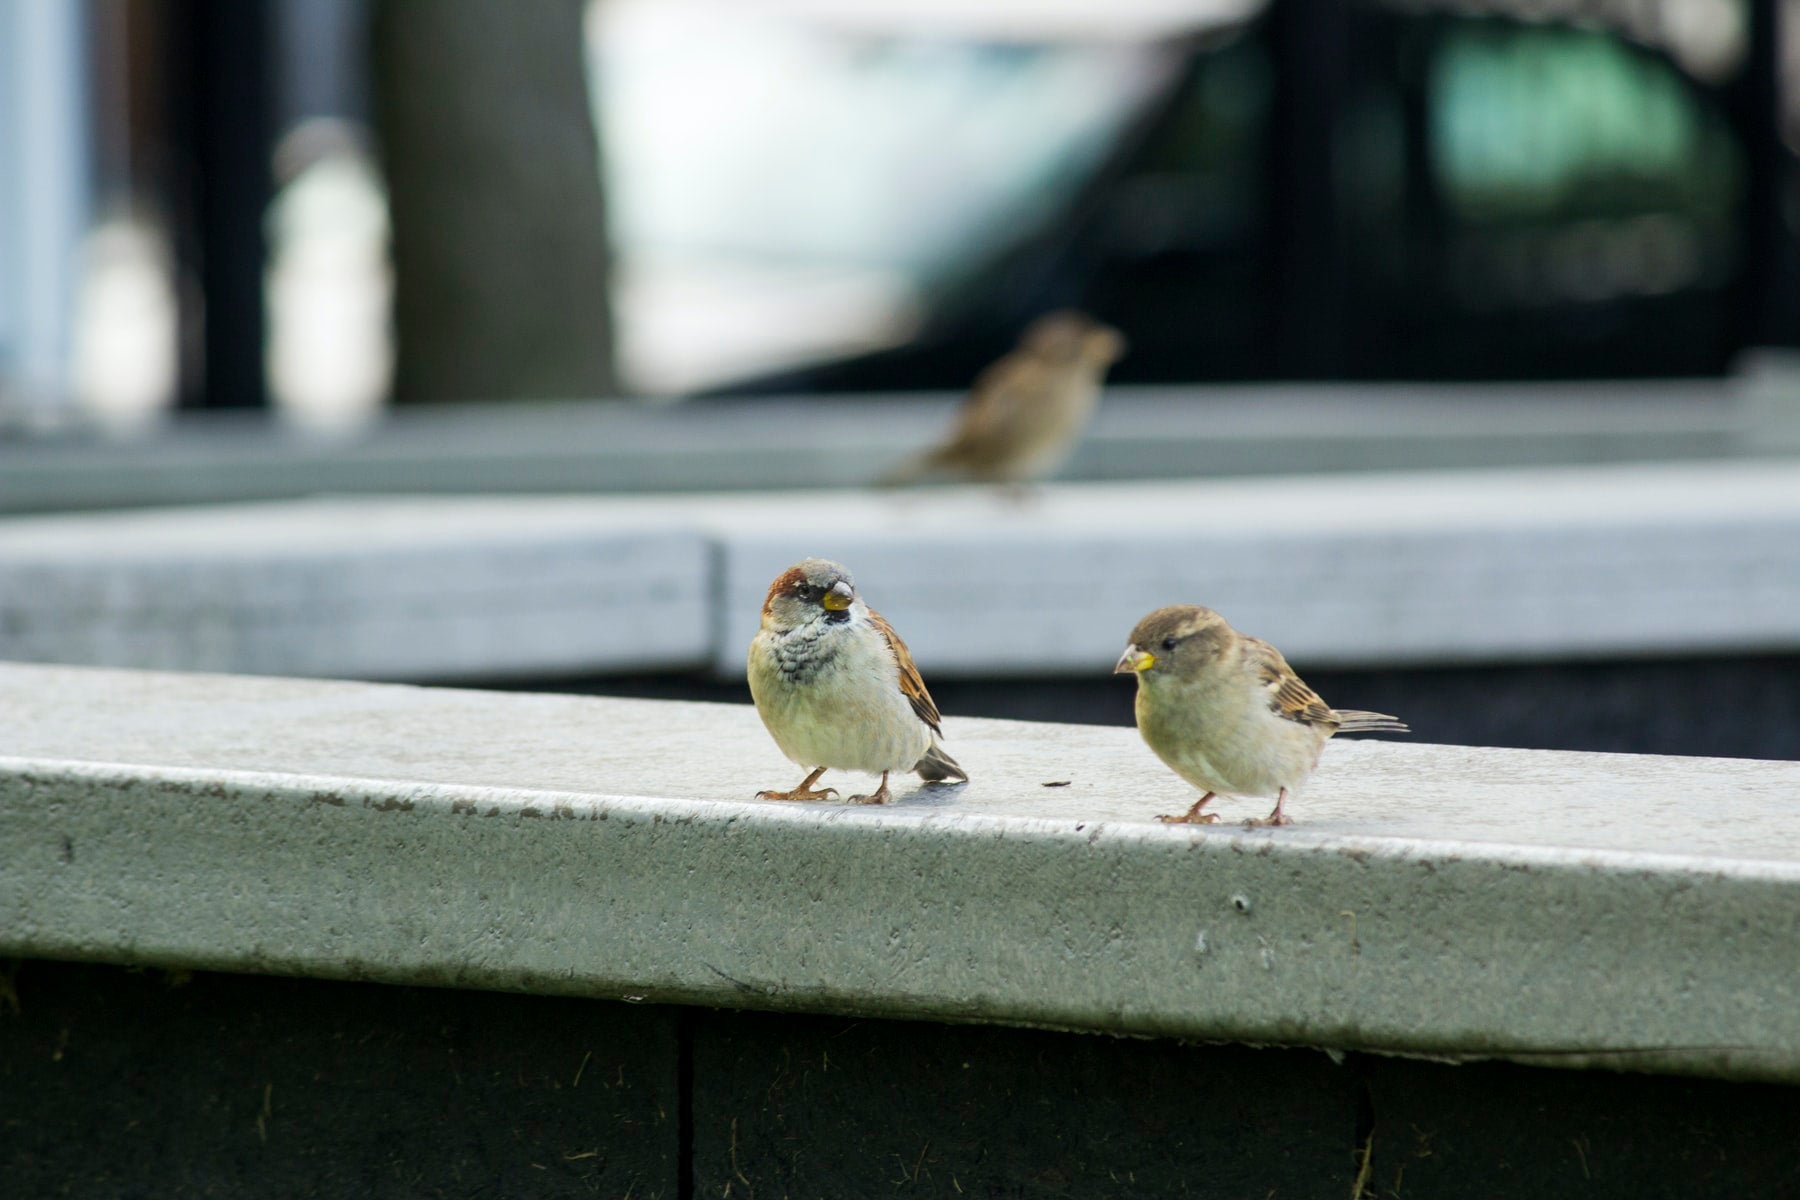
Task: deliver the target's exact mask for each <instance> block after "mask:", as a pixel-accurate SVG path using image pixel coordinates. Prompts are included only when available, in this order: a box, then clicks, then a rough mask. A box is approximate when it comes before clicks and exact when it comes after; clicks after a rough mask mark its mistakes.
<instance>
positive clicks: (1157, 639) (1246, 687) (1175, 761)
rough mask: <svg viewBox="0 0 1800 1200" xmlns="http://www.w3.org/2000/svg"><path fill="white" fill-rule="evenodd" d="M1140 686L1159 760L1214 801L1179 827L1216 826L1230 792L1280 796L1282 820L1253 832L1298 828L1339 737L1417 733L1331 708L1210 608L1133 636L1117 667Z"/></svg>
mask: <svg viewBox="0 0 1800 1200" xmlns="http://www.w3.org/2000/svg"><path fill="white" fill-rule="evenodd" d="M1113 671H1114V673H1116V674H1123V673H1125V672H1135V673H1136V674H1137V678H1138V694H1137V726H1138V732H1139V733H1141V734H1143V735H1144V741H1146V742H1148V743H1149V744H1150V749H1152V750H1154V751H1156V756H1157V757H1158V758H1160V759H1162V760H1163V761H1164V762H1165V763H1167V764H1168V765H1169V766H1170V767H1171V768H1172V769H1173V770H1174V772H1175V773H1176V774H1177V775H1179V776H1181V777H1182V778H1183V779H1185V780H1187V781H1188V782H1189V783H1191V784H1193V785H1194V786H1195V787H1197V788H1200V789H1201V790H1202V791H1204V792H1205V793H1206V794H1205V795H1204V796H1201V797H1200V799H1198V800H1196V801H1195V802H1194V806H1193V807H1192V808H1190V809H1188V810H1187V812H1185V813H1183V814H1182V815H1180V816H1163V817H1158V818H1157V820H1159V821H1168V822H1172V823H1178V824H1179V823H1184V822H1194V823H1196V824H1207V823H1210V822H1213V821H1216V820H1218V819H1219V818H1218V815H1217V814H1216V813H1209V812H1201V811H1200V809H1201V807H1202V806H1203V805H1205V803H1206V802H1207V801H1208V800H1211V799H1212V798H1213V797H1214V796H1215V795H1218V794H1220V793H1223V794H1226V795H1237V796H1267V795H1271V794H1273V795H1274V796H1275V811H1274V812H1272V813H1270V814H1269V815H1268V816H1266V817H1263V818H1262V819H1260V820H1252V821H1246V822H1245V824H1246V825H1288V824H1291V823H1292V819H1291V818H1290V817H1288V815H1287V814H1286V813H1284V812H1283V811H1282V805H1284V804H1285V803H1286V802H1287V795H1288V792H1289V791H1291V790H1293V789H1295V788H1297V787H1299V785H1300V783H1301V782H1302V781H1303V780H1305V779H1306V777H1307V776H1308V775H1311V774H1312V772H1313V769H1314V768H1315V767H1317V766H1318V765H1319V754H1320V752H1321V751H1322V750H1323V749H1324V747H1325V742H1326V739H1328V738H1329V737H1331V735H1332V734H1334V733H1369V732H1375V731H1382V732H1390V733H1410V732H1411V730H1409V729H1408V728H1407V727H1406V726H1405V725H1404V724H1402V723H1401V722H1400V721H1399V720H1397V719H1396V718H1394V717H1390V716H1386V715H1384V714H1382V713H1372V712H1356V711H1352V710H1346V709H1336V708H1331V707H1329V706H1328V705H1326V703H1325V702H1324V701H1323V700H1321V699H1319V697H1318V694H1317V693H1316V692H1314V691H1313V690H1312V689H1311V688H1309V687H1307V686H1306V684H1304V683H1302V682H1301V680H1300V677H1299V676H1298V675H1295V674H1294V669H1293V668H1292V667H1290V666H1288V664H1287V660H1286V659H1285V658H1283V657H1282V656H1281V651H1279V650H1277V649H1275V647H1273V646H1271V645H1269V643H1267V642H1265V641H1263V640H1261V639H1260V638H1253V637H1249V636H1247V635H1245V634H1242V633H1239V632H1238V631H1237V630H1235V629H1233V628H1232V627H1231V626H1230V625H1228V624H1226V622H1225V618H1224V617H1221V616H1220V615H1219V614H1218V613H1216V612H1214V611H1213V610H1212V609H1210V608H1200V607H1199V606H1197V605H1192V604H1178V605H1172V606H1170V607H1168V608H1159V609H1157V610H1156V611H1155V612H1153V613H1151V614H1150V615H1149V616H1147V617H1145V618H1144V619H1143V620H1141V621H1139V622H1138V624H1137V628H1136V629H1133V630H1132V631H1131V644H1130V645H1128V646H1126V647H1125V653H1124V654H1122V655H1120V656H1119V661H1118V663H1117V664H1116V665H1115V666H1114V667H1113Z"/></svg>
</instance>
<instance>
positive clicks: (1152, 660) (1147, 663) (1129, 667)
mask: <svg viewBox="0 0 1800 1200" xmlns="http://www.w3.org/2000/svg"><path fill="white" fill-rule="evenodd" d="M1155 665H1156V655H1154V654H1152V653H1150V652H1149V651H1148V650H1139V649H1138V648H1137V643H1135V642H1133V643H1132V644H1131V645H1129V646H1127V647H1125V653H1123V654H1121V655H1119V661H1118V662H1116V663H1114V664H1113V674H1114V675H1129V674H1130V673H1131V672H1133V671H1148V670H1149V669H1150V668H1151V667H1154V666H1155Z"/></svg>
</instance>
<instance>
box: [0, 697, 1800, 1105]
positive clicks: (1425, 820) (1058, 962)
mask: <svg viewBox="0 0 1800 1200" xmlns="http://www.w3.org/2000/svg"><path fill="white" fill-rule="evenodd" d="M1121 686H1129V685H1128V684H1126V683H1125V682H1124V681H1121ZM945 733H946V742H947V745H948V747H949V749H950V750H951V751H952V752H953V753H954V754H955V755H956V756H957V757H958V759H960V760H961V761H962V763H963V764H964V765H965V766H966V767H968V769H969V771H970V774H971V775H972V777H973V782H971V783H969V784H967V785H965V786H962V787H958V788H950V789H939V788H925V787H922V786H916V785H911V784H903V785H902V786H901V787H900V788H898V789H897V790H898V792H899V799H898V802H897V803H896V804H894V805H892V806H889V807H886V808H880V809H871V808H852V807H845V806H839V805H834V804H818V805H792V804H781V803H773V802H759V801H756V800H754V799H752V798H751V797H752V795H753V793H754V792H755V791H756V790H757V789H759V788H766V787H771V786H786V785H789V784H791V783H793V782H795V781H796V780H797V778H798V775H799V772H798V771H797V770H796V769H795V768H794V767H793V766H792V765H790V764H788V763H787V762H785V761H784V760H783V759H782V758H781V757H780V756H779V754H778V753H777V752H776V751H775V749H774V746H773V745H772V743H770V741H769V740H768V738H767V737H766V735H765V734H764V733H763V731H762V730H761V728H760V725H759V723H758V721H757V719H756V717H755V714H754V712H753V711H752V710H751V709H749V708H742V707H732V706H719V705H703V704H687V703H657V702H651V701H627V700H616V699H596V698H589V697H569V696H540V695H495V694H490V693H481V692H469V691H455V690H442V689H419V688H410V687H401V686H386V685H371V684H344V683H320V682H303V681H294V680H283V679H269V678H234V677H221V676H206V675H197V674H150V673H131V672H116V671H103V670H84V669H69V668H52V667H35V666H16V665H15V666H6V667H0V863H4V864H5V870H4V871H0V956H7V955H15V956H37V957H50V958H77V959H98V960H104V961H112V962H127V963H144V964H163V965H170V966H175V965H183V966H190V967H207V968H220V969H229V970H241V971H256V972H271V973H278V974H280V973H291V974H300V975H316V976H324V977H333V978H358V979H373V980H382V981H389V982H413V983H426V984H442V985H450V986H462V987H478V988H498V989H521V990H530V991H542V992H555V993H566V994H575V995H587V996H596V997H610V998H624V999H645V1000H656V1001H675V1002H688V1003H701V1004H709V1005H719V1006H728V1007H746V1008H768V1009H785V1010H809V1011H831V1012H841V1013H848V1014H858V1013H866V1014H876V1015H891V1016H913V1017H926V1018H934V1019H943V1020H955V1021H961V1020H968V1021H986V1022H999V1023H1014V1024H1027V1025H1044V1026H1051V1027H1059V1028H1072V1029H1086V1030H1101V1031H1108V1032H1113V1033H1119V1034H1149V1035H1164V1036H1175V1037H1183V1038H1197V1039H1222V1040H1234V1041H1245V1042H1251V1043H1287V1044H1302V1045H1318V1046H1325V1047H1333V1048H1342V1049H1356V1048H1362V1049H1370V1050H1378V1051H1389V1052H1399V1053H1408V1054H1417V1055H1432V1056H1445V1057H1451V1058H1484V1057H1497V1058H1508V1059H1515V1060H1520V1061H1527V1062H1545V1063H1553V1064H1557V1065H1564V1066H1581V1065H1595V1064H1598V1065H1608V1066H1621V1067H1625V1068H1630V1069H1643V1070H1667V1071H1681V1072H1692V1073H1698V1074H1706V1075H1719V1076H1728V1077H1760V1078H1769V1079H1780V1080H1800V974H1797V973H1796V972H1795V970H1794V947H1795V945H1796V944H1797V943H1796V937H1797V936H1800V850H1797V849H1796V848H1797V847H1800V764H1794V763H1770V762H1750V761H1742V760H1704V759H1675V758H1640V757H1624V756H1609V755H1590V754H1566V753H1549V752H1531V751H1507V750H1486V749H1468V748H1459V747H1451V746H1431V745H1416V744H1408V743H1403V742H1394V743H1374V742H1352V741H1348V740H1346V741H1343V742H1341V743H1334V744H1333V745H1331V746H1329V747H1328V748H1327V753H1326V756H1325V761H1324V765H1323V767H1322V768H1321V770H1320V772H1319V773H1318V775H1317V776H1316V777H1315V780H1314V782H1313V784H1312V786H1311V788H1310V789H1309V790H1308V791H1307V792H1306V793H1304V794H1303V795H1302V796H1301V797H1299V799H1298V800H1297V801H1295V802H1294V803H1293V804H1292V811H1293V813H1294V815H1295V816H1296V818H1297V820H1298V822H1299V823H1298V824H1297V825H1295V826H1293V827H1291V828H1286V829H1280V830H1246V829H1243V828H1240V827H1237V826H1232V825H1224V826H1217V827H1213V828H1188V827H1172V826H1163V825H1159V824H1156V823H1155V822H1154V821H1152V820H1151V817H1152V816H1153V814H1155V813H1158V812H1167V811H1172V810H1175V809H1177V808H1179V807H1181V806H1184V805H1185V804H1186V803H1188V802H1189V800H1191V798H1192V797H1191V793H1190V791H1189V790H1188V789H1187V788H1186V787H1184V786H1183V785H1182V784H1181V783H1180V782H1179V781H1177V780H1176V779H1175V778H1174V777H1173V776H1171V775H1170V774H1169V773H1168V772H1167V771H1166V770H1164V769H1163V768H1162V767H1161V766H1160V764H1158V763H1157V762H1156V761H1155V760H1154V759H1153V758H1152V757H1151V756H1150V754H1149V753H1148V751H1147V750H1146V749H1145V748H1144V747H1143V746H1142V745H1141V744H1140V743H1139V742H1138V740H1137V737H1136V734H1135V732H1134V731H1131V730H1127V729H1108V728H1095V727H1076V726H1053V725H1032V724H1024V723H1015V722H1001V721H982V720H971V719H959V718H957V716H956V715H955V714H954V713H951V714H949V715H948V716H947V718H946V724H945ZM827 782H828V783H833V784H836V785H838V786H840V787H841V786H843V785H844V784H846V783H851V782H860V780H857V779H855V778H854V777H851V778H844V777H828V778H827ZM1051 783H1058V784H1062V785H1064V786H1058V787H1047V786H1045V785H1046V784H1051ZM1262 808H1263V805H1262V802H1261V801H1231V802H1227V803H1225V804H1224V805H1223V806H1222V811H1223V812H1224V814H1225V815H1226V816H1227V817H1229V818H1237V817H1241V816H1248V815H1252V814H1255V813H1259V812H1261V811H1262Z"/></svg>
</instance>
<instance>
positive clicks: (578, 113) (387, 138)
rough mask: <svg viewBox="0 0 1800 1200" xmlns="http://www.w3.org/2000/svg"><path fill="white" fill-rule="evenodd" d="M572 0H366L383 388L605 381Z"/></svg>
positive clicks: (604, 303) (607, 367)
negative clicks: (384, 225)
mask: <svg viewBox="0 0 1800 1200" xmlns="http://www.w3.org/2000/svg"><path fill="white" fill-rule="evenodd" d="M583 12H584V8H583V6H582V5H581V4H580V3H578V2H577V0H554V2H551V0H536V2H534V3H530V4H511V5H509V4H496V3H493V2H492V0H432V2H431V3H429V4H427V3H419V2H417V0H377V2H376V3H375V4H374V6H373V18H374V19H373V30H372V37H371V52H372V61H373V63H374V71H375V84H376V86H375V109H376V113H377V122H378V126H379V128H380V132H381V147H382V159H383V166H384V168H385V169H386V172H387V182H388V206H389V211H390V212H391V214H392V217H393V229H394V233H393V239H394V241H393V245H394V331H395V337H396V340H397V347H396V350H397V354H398V358H397V361H396V363H395V377H394V399H395V400H396V401H397V402H399V403H408V402H412V401H433V402H436V401H447V400H506V399H520V398H541V397H546V396H560V397H570V396H595V395H604V394H606V393H607V392H609V391H611V390H612V383H613V372H612V321H611V305H610V301H609V292H608V288H609V274H608V272H609V263H610V254H609V248H608V243H607V238H606V213H605V207H604V197H603V194H602V190H601V181H600V163H599V154H600V149H599V143H598V140H597V138H596V136H595V132H594V124H593V120H592V118H591V115H590V113H591V108H590V103H589V98H588V80H587V73H586V58H585V49H584V47H585V42H584V34H583Z"/></svg>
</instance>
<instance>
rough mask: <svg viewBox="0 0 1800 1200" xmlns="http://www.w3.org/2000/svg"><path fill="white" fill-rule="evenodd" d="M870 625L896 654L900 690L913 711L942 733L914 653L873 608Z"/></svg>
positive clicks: (935, 730)
mask: <svg viewBox="0 0 1800 1200" xmlns="http://www.w3.org/2000/svg"><path fill="white" fill-rule="evenodd" d="M869 624H871V625H873V626H875V629H876V631H877V632H879V633H880V634H881V636H882V637H884V638H886V639H887V644H888V649H890V650H892V651H893V652H894V661H895V662H896V663H898V664H899V666H900V690H901V691H902V692H905V693H906V698H907V700H909V701H910V702H911V703H912V707H913V711H914V712H916V713H918V714H919V720H921V721H923V722H925V724H927V725H929V726H931V731H932V732H933V733H942V732H943V730H941V729H939V728H938V723H939V722H940V721H942V720H943V718H942V717H941V716H940V715H939V714H938V707H937V705H936V704H934V703H932V700H931V693H930V692H928V691H926V690H925V680H924V679H922V678H921V677H920V675H919V668H918V667H916V666H914V665H913V657H912V651H911V650H908V649H907V648H906V643H905V642H903V641H901V640H900V635H899V634H897V633H895V632H894V627H893V626H892V625H889V624H888V623H887V618H886V617H884V616H882V615H881V614H880V613H878V612H876V611H875V610H874V609H872V608H871V609H870V610H869Z"/></svg>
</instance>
